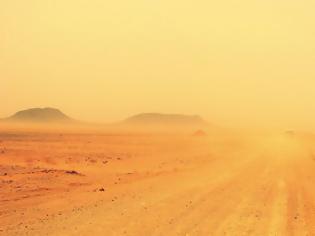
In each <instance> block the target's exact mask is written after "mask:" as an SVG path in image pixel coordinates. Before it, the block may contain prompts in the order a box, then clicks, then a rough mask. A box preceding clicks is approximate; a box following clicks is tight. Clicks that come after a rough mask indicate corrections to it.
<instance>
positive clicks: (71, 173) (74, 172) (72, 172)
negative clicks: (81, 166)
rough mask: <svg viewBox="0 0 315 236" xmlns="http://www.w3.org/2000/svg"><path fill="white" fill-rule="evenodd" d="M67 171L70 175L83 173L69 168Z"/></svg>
mask: <svg viewBox="0 0 315 236" xmlns="http://www.w3.org/2000/svg"><path fill="white" fill-rule="evenodd" d="M65 173H66V174H69V175H81V174H80V173H79V172H77V171H75V170H67V171H66V172H65Z"/></svg>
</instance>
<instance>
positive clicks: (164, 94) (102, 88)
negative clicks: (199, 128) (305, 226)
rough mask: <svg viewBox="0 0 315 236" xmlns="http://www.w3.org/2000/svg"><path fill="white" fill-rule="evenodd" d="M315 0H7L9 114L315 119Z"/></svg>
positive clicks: (1, 62)
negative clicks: (49, 110)
mask: <svg viewBox="0 0 315 236" xmlns="http://www.w3.org/2000/svg"><path fill="white" fill-rule="evenodd" d="M314 9H315V1H313V0H300V1H297V0H259V1H257V0H256V1H255V0H254V1H253V0H242V1H239V0H237V1H236V0H229V1H227V0H223V1H209V0H207V1H206V0H205V1H185V0H173V1H169V0H168V1H167V0H133V1H121V0H116V1H104V0H85V1H83V0H51V1H50V0H45V1H43V0H27V1H21V0H10V1H0V22H1V23H0V73H1V74H0V81H1V92H0V99H1V101H2V102H1V109H0V116H1V117H3V116H8V115H10V114H11V113H14V112H15V111H17V110H20V109H24V108H30V107H46V106H50V107H57V108H60V109H61V110H63V111H64V112H66V113H67V114H69V115H71V116H73V117H75V118H78V119H82V120H88V121H105V122H107V121H114V120H119V119H123V118H125V117H126V116H129V115H131V114H134V113H139V112H153V111H156V112H167V113H185V114H200V115H202V116H203V117H205V118H206V119H208V120H209V121H212V122H214V123H218V124H223V125H247V124H250V125H261V126H269V125H271V126H279V127H284V128H305V127H306V128H308V127H310V128H313V129H315V76H314V75H315V66H314V63H315V43H314V42H315V14H314Z"/></svg>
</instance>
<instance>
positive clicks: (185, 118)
mask: <svg viewBox="0 0 315 236" xmlns="http://www.w3.org/2000/svg"><path fill="white" fill-rule="evenodd" d="M123 124H126V125H179V126H189V125H191V126H195V125H196V126H202V125H206V124H207V122H205V121H204V120H203V119H202V118H201V117H200V116H189V115H179V114H160V113H142V114H138V115H135V116H132V117H130V118H128V119H126V120H125V121H124V122H123Z"/></svg>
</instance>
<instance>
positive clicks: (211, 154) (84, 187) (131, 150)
mask: <svg viewBox="0 0 315 236" xmlns="http://www.w3.org/2000/svg"><path fill="white" fill-rule="evenodd" d="M314 160H315V136H312V135H310V134H305V133H304V134H303V133H293V132H287V133H286V132H275V133H268V134H261V133H260V134H255V135H254V134H237V133H235V132H234V133H232V132H231V133H229V132H222V133H221V134H220V133H218V132H216V133H211V132H208V135H207V136H200V137H199V136H198V137H196V136H193V135H191V133H188V132H187V133H178V134H176V133H168V134H167V133H165V134H163V133H145V132H123V131H121V130H120V131H117V132H114V131H99V130H97V131H96V130H93V131H88V130H84V131H74V130H71V131H69V130H58V129H50V130H48V131H45V130H22V129H6V128H4V127H1V132H0V235H6V236H9V235H19V236H20V235H66V236H70V235H76V236H77V235H106V236H110V235H132V236H153V235H163V236H164V235H166V236H172V235H183V236H186V235H197V236H199V235H315V171H314V170H315V161H314Z"/></svg>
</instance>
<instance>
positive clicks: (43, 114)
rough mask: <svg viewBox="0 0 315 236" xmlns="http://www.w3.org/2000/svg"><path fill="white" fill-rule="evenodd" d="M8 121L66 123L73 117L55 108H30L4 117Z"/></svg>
mask: <svg viewBox="0 0 315 236" xmlns="http://www.w3.org/2000/svg"><path fill="white" fill-rule="evenodd" d="M4 121H8V122H32V123H46V122H50V123H51V122H52V123H66V122H72V121H73V119H71V118H70V117H68V116H67V115H65V114H64V113H62V112H61V111H60V110H58V109H55V108H49V107H47V108H31V109H27V110H23V111H18V112H17V113H15V114H14V115H12V116H10V117H9V118H7V119H5V120H4Z"/></svg>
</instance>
